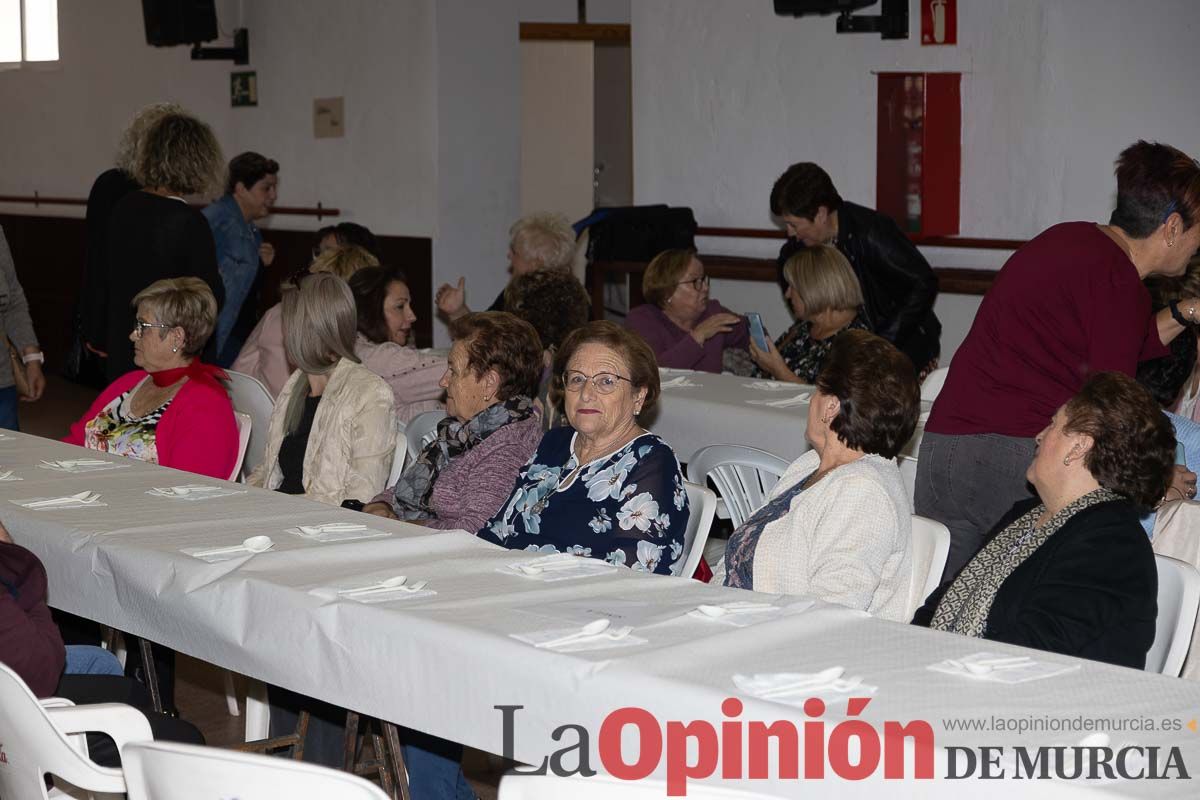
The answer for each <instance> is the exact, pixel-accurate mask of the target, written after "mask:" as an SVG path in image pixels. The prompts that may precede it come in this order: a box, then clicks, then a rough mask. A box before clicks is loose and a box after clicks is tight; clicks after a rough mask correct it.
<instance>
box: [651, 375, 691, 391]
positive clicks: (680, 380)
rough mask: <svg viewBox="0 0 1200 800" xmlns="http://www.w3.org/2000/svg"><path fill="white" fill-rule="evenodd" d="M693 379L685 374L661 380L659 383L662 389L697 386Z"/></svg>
mask: <svg viewBox="0 0 1200 800" xmlns="http://www.w3.org/2000/svg"><path fill="white" fill-rule="evenodd" d="M699 385H700V384H698V383H696V382H695V381H694V380H692V379H691V378H689V377H688V376H686V375H680V376H678V377H676V378H671V380H669V381H663V382H662V383H660V384H659V387H660V388H662V389H686V388H688V387H690V386H699Z"/></svg>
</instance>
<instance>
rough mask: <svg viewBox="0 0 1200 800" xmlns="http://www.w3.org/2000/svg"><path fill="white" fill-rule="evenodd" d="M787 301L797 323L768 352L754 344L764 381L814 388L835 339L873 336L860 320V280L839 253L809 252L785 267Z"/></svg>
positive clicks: (752, 351)
mask: <svg viewBox="0 0 1200 800" xmlns="http://www.w3.org/2000/svg"><path fill="white" fill-rule="evenodd" d="M783 277H784V280H786V281H787V290H786V291H785V292H784V295H783V296H784V298H785V299H786V300H787V301H788V303H789V304H790V305H791V307H792V313H793V314H794V315H795V316H796V323H795V324H794V325H792V327H790V328H788V329H787V331H786V332H784V334H783V335H782V336H780V337H779V338H778V339H776V340H775V343H774V344H773V345H772V344H771V343H770V342H767V345H768V349H767V350H766V351H763V350H759V349H758V347H757V346H756V345H755V344H754V342H750V355H751V356H752V357H753V358H754V361H755V362H756V363H757V364H758V367H759V371H758V374H759V376H760V377H767V378H774V379H775V380H777V381H788V382H790V383H812V382H813V381H815V380H816V379H817V374H818V373H819V372H820V371H821V365H822V364H823V363H824V362H825V358H826V357H827V356H828V355H829V348H831V347H832V346H833V340H834V337H836V336H837V335H838V334H839V333H841V332H842V331H846V330H850V329H852V328H861V329H862V330H870V328H869V326H868V325H867V322H866V320H865V319H863V316H862V305H863V294H862V287H861V286H859V284H858V276H856V275H855V274H854V269H853V268H852V267H851V266H850V262H849V261H847V260H846V257H845V256H844V255H842V254H841V252H840V251H839V250H838V249H837V248H836V247H832V246H830V245H823V244H822V245H816V246H815V247H806V248H805V249H803V250H801V251H799V252H798V253H796V254H795V255H794V256H792V257H791V258H789V259H788V260H787V263H786V264H784V265H783Z"/></svg>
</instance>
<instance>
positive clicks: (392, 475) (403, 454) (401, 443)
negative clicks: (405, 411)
mask: <svg viewBox="0 0 1200 800" xmlns="http://www.w3.org/2000/svg"><path fill="white" fill-rule="evenodd" d="M407 457H408V428H407V427H406V426H405V425H404V423H398V424H397V425H396V450H395V452H394V453H393V454H392V468H391V470H390V471H389V472H388V479H387V483H385V484H384V488H391V487H392V486H395V485H396V481H398V480H400V473H402V472H404V466H405V463H406V462H405V459H406V458H407Z"/></svg>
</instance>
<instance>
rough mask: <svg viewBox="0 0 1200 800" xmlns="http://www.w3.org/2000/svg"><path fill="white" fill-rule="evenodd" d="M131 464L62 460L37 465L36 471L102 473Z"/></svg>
mask: <svg viewBox="0 0 1200 800" xmlns="http://www.w3.org/2000/svg"><path fill="white" fill-rule="evenodd" d="M132 466H133V464H118V463H116V462H115V461H106V460H104V459H100V458H73V459H64V460H62V461H46V460H43V461H42V463H40V464H38V469H48V470H52V471H54V472H69V473H81V472H103V471H104V470H108V469H125V468H127V467H132Z"/></svg>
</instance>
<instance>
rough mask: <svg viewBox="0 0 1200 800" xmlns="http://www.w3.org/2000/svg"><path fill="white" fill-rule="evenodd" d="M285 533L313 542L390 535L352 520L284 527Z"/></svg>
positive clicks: (344, 540)
mask: <svg viewBox="0 0 1200 800" xmlns="http://www.w3.org/2000/svg"><path fill="white" fill-rule="evenodd" d="M284 531H285V533H290V534H293V535H294V536H301V537H303V538H305V539H308V540H309V541H313V542H348V541H350V540H351V539H375V538H378V537H380V536H391V535H392V534H390V533H388V532H387V531H381V530H378V529H376V528H368V527H367V526H366V525H361V524H358V523H353V522H327V523H325V524H323V525H300V526H297V527H295V528H285V529H284Z"/></svg>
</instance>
